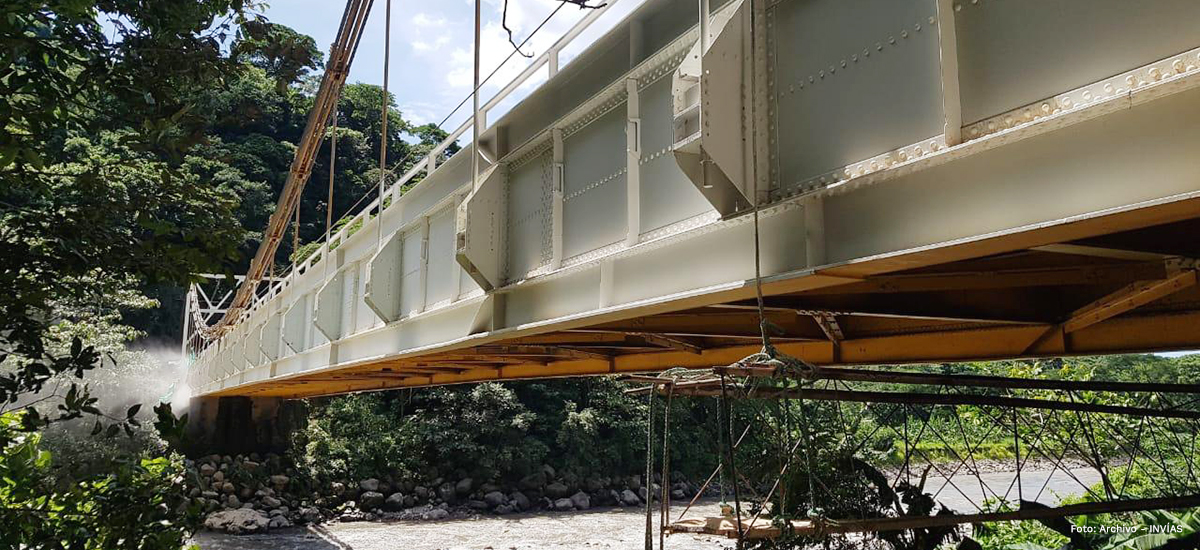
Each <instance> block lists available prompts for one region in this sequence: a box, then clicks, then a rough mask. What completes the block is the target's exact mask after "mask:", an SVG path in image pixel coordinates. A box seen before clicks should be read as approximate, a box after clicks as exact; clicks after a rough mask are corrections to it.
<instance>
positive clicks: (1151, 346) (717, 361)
mask: <svg viewBox="0 0 1200 550" xmlns="http://www.w3.org/2000/svg"><path fill="white" fill-rule="evenodd" d="M1046 328H1047V326H1045V325H1042V326H1037V325H1014V326H987V327H985V328H979V329H974V330H953V331H934V332H928V333H920V334H901V335H894V336H884V337H877V338H857V339H850V340H843V341H842V342H840V343H838V344H839V345H838V347H839V348H840V349H839V350H838V353H836V354H835V351H834V343H833V342H829V341H820V342H780V343H778V344H777V345H776V348H777V349H778V350H779V351H781V352H783V353H786V354H788V355H791V356H793V357H797V358H800V359H804V360H806V361H809V362H811V363H814V364H819V365H827V364H880V363H919V362H941V361H977V360H994V359H1007V358H1013V357H1022V356H1025V357H1055V356H1064V355H1086V354H1100V353H1122V352H1130V351H1145V350H1172V349H1195V348H1197V347H1200V311H1188V312H1183V313H1166V314H1158V315H1146V316H1127V317H1114V318H1109V319H1108V320H1106V321H1103V322H1099V323H1095V324H1093V325H1089V326H1087V327H1083V328H1081V329H1079V330H1077V331H1075V332H1073V333H1072V335H1071V338H1070V341H1069V343H1068V342H1067V340H1066V339H1064V338H1050V339H1047V340H1045V341H1043V342H1041V343H1039V344H1038V345H1037V346H1035V347H1034V348H1033V349H1028V350H1027V349H1026V348H1028V344H1029V342H1030V341H1033V340H1035V339H1037V338H1038V337H1039V336H1040V334H1041V333H1043V332H1045V330H1046ZM760 349H761V346H760V345H759V344H757V343H754V344H748V345H738V346H726V347H720V348H710V349H705V350H702V351H701V352H700V353H691V352H688V351H675V350H671V351H659V352H644V353H630V354H625V355H619V356H614V357H612V359H611V360H600V359H563V360H557V361H550V362H548V363H546V364H538V363H521V364H511V365H504V366H498V367H494V368H477V369H474V370H469V371H463V372H446V373H430V374H424V375H413V376H410V377H407V378H398V377H387V378H380V379H376V380H363V381H358V380H349V381H347V380H330V379H328V378H325V376H327V375H319V374H318V375H313V376H312V377H311V378H308V377H304V376H303V375H301V376H299V377H296V378H293V379H290V380H286V381H279V380H276V381H263V382H260V383H256V384H254V385H252V386H246V387H239V388H233V389H230V390H226V391H223V392H216V393H215V395H250V394H253V395H276V396H282V397H309V396H316V395H327V394H336V393H346V392H350V391H370V390H383V389H389V388H401V387H419V386H431V385H443V384H461V383H468V382H485V381H490V380H520V379H534V378H555V377H570V376H591V375H600V374H613V373H633V372H649V371H659V370H666V369H669V368H675V367H683V368H708V367H713V366H720V365H729V364H732V363H734V362H736V361H738V360H741V359H743V358H744V357H746V356H748V355H751V354H753V353H757V352H758V351H760ZM306 378H307V379H306Z"/></svg>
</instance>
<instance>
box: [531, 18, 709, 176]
mask: <svg viewBox="0 0 1200 550" xmlns="http://www.w3.org/2000/svg"><path fill="white" fill-rule="evenodd" d="M697 34H698V33H697V32H696V31H695V30H693V31H691V32H690V33H685V35H684V36H681V37H680V38H677V39H676V40H675V42H673V43H672V44H671V45H669V46H667V47H665V48H663V49H662V50H660V51H659V52H658V53H655V54H654V55H652V56H650V57H649V58H647V59H646V61H645V62H643V63H642V64H641V65H639V66H638V67H637V68H636V69H635V70H634V71H633V72H631V73H630V74H629V75H628V76H627V77H626V78H636V79H638V83H639V86H640V87H642V88H644V87H646V86H649V85H650V84H653V83H654V82H655V81H656V80H658V79H659V78H661V77H663V76H666V75H670V74H671V73H672V72H673V71H674V70H675V68H676V67H678V66H679V64H680V63H682V62H683V57H684V56H685V55H686V54H687V51H686V50H687V47H690V45H691V43H692V42H694V41H695V37H696V36H697ZM624 81H625V79H619V80H618V81H617V82H615V83H613V84H610V85H609V86H608V88H606V89H605V90H604V91H602V92H600V93H599V94H597V95H596V96H595V97H594V98H593V99H592V100H589V102H590V101H597V100H598V98H601V97H604V96H606V95H609V94H616V97H615V104H614V103H612V101H614V99H613V98H610V99H609V100H608V101H606V102H605V103H603V104H602V105H600V106H598V107H595V108H592V109H590V110H587V111H586V112H585V113H583V114H574V113H572V114H568V115H567V116H566V117H564V119H563V120H560V121H559V122H558V123H557V125H559V126H562V128H563V137H564V138H565V137H567V136H569V135H571V134H573V133H575V132H577V131H579V130H580V129H581V128H583V127H584V126H586V125H587V124H589V123H591V122H594V121H595V120H596V119H598V118H600V117H601V116H604V115H605V114H606V113H607V112H608V111H610V110H612V108H613V107H616V106H617V105H621V104H623V103H624V102H625V96H626V95H627V93H628V91H627V90H628V89H627V88H626V87H625V83H624ZM586 106H587V102H585V103H584V104H583V105H581V106H580V107H581V108H586ZM564 125H565V126H564ZM544 135H545V137H544V138H543V139H542V140H539V141H537V142H534V143H526V144H524V145H522V146H520V147H518V148H517V150H515V151H513V154H516V155H521V158H520V159H518V161H517V164H521V163H524V162H528V159H525V155H527V154H536V153H530V151H531V150H532V151H536V150H538V149H540V148H541V147H543V146H546V144H548V143H550V141H549V139H550V132H549V131H547V132H545V134H544ZM531 148H532V149H531Z"/></svg>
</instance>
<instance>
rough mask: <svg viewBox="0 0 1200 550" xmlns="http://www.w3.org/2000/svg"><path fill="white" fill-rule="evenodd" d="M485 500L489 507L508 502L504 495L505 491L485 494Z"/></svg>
mask: <svg viewBox="0 0 1200 550" xmlns="http://www.w3.org/2000/svg"><path fill="white" fill-rule="evenodd" d="M483 501H484V502H486V503H487V505H488V507H490V508H495V507H497V506H501V505H503V504H505V503H507V502H508V499H507V498H505V497H504V493H501V492H500V491H492V492H490V493H487V494H485V495H483Z"/></svg>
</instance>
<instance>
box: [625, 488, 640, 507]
mask: <svg viewBox="0 0 1200 550" xmlns="http://www.w3.org/2000/svg"><path fill="white" fill-rule="evenodd" d="M641 503H642V499H640V498H638V496H637V494H636V493H634V492H633V491H630V490H629V489H625V490H624V491H621V504H624V505H625V506H637V505H639V504H641Z"/></svg>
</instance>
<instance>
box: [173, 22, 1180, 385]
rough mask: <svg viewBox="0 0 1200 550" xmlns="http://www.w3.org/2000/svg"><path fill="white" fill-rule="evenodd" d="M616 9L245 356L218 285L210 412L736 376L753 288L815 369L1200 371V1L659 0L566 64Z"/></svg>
mask: <svg viewBox="0 0 1200 550" xmlns="http://www.w3.org/2000/svg"><path fill="white" fill-rule="evenodd" d="M610 3H611V2H610ZM702 4H706V2H702ZM599 13H600V12H595V13H593V14H589V16H588V17H586V18H584V19H583V20H582V21H581V22H580V23H579V24H578V25H577V26H576V27H575V28H574V29H572V30H571V31H570V32H569V33H568V34H567V35H566V36H564V37H563V38H562V39H561V40H559V41H558V42H557V43H556V44H555V45H554V46H553V47H551V48H550V49H549V50H548V51H547V52H546V53H544V54H543V55H542V56H541V57H540V58H538V59H536V60H535V62H534V63H533V64H532V65H531V66H530V68H529V69H527V70H526V71H525V72H524V73H522V75H520V77H519V78H518V79H517V80H515V81H514V82H513V83H511V84H509V85H507V86H505V87H503V89H502V90H501V92H500V94H499V95H497V96H496V97H495V98H493V99H492V100H491V101H488V102H485V103H484V104H483V105H482V106H480V108H479V110H478V111H477V112H476V115H475V117H473V118H474V120H476V121H478V122H477V123H476V124H478V133H479V139H478V147H474V146H469V147H466V148H464V149H463V150H462V151H460V152H458V153H457V154H455V155H454V156H453V157H451V158H450V159H449V160H447V161H446V162H444V163H441V164H440V165H439V164H438V163H436V162H435V160H436V158H437V156H436V155H437V153H439V152H440V151H442V150H444V149H445V148H446V147H447V146H448V145H449V144H450V143H452V142H454V141H455V140H458V139H459V138H460V136H462V135H463V134H464V133H465V132H466V131H467V129H468V128H471V124H472V122H471V121H468V122H467V123H465V124H464V125H463V126H462V127H460V128H458V130H457V131H456V132H454V133H453V134H452V135H451V136H450V138H449V139H448V140H447V141H446V142H444V143H443V144H442V145H441V146H439V147H438V149H437V150H436V151H435V152H434V154H433V155H432V156H430V157H429V158H427V159H425V160H424V161H422V162H421V163H420V164H419V165H418V166H417V168H415V169H414V170H413V171H412V172H410V173H409V174H406V175H405V176H404V177H403V178H401V179H400V180H399V181H398V182H397V183H396V184H395V185H393V186H392V187H391V188H390V189H389V190H387V191H386V195H387V197H388V199H387V200H385V201H383V203H382V204H383V205H384V208H382V212H380V210H381V209H380V208H379V206H380V204H381V203H380V202H379V201H378V200H377V201H376V202H375V203H374V204H372V205H371V206H369V207H367V208H366V210H365V211H364V212H363V213H362V214H360V215H359V217H358V218H357V219H356V220H354V221H352V222H351V223H350V224H347V226H346V228H344V229H342V230H341V231H339V232H337V233H335V234H334V235H332V236H331V238H330V239H329V240H328V241H327V242H325V243H324V244H323V245H322V247H321V249H320V250H318V251H317V252H316V253H314V254H313V255H312V256H310V257H309V258H308V259H307V260H305V261H304V262H302V263H300V264H299V265H296V266H294V268H293V269H292V270H291V271H290V273H287V274H286V276H283V277H281V278H278V279H273V280H267V281H264V282H263V283H261V284H259V285H258V286H257V287H256V288H255V289H254V290H255V294H254V299H253V301H252V302H251V303H250V305H249V306H248V307H247V308H245V310H244V311H240V312H239V313H238V315H237V318H236V319H235V323H234V324H233V325H232V328H231V329H230V330H229V331H228V332H226V333H224V334H223V335H221V336H220V337H219V338H214V339H204V338H200V337H199V336H198V332H197V331H196V329H195V323H194V322H193V320H200V319H202V318H204V317H205V316H206V315H207V316H211V315H213V314H219V313H220V312H221V310H222V308H223V306H222V303H221V300H220V299H218V297H217V296H216V295H214V294H211V293H210V294H203V292H202V291H203V289H202V288H193V290H192V291H191V293H190V294H189V300H188V305H189V310H190V314H189V316H188V317H187V319H188V321H186V322H188V323H191V328H190V329H189V330H187V331H186V333H187V336H186V337H185V340H186V342H185V348H186V350H185V351H187V353H188V354H189V355H190V356H193V357H194V360H193V361H192V363H191V366H190V371H189V377H190V385H191V387H192V388H193V391H194V392H195V393H196V394H197V395H206V396H232V395H240V396H263V397H267V396H273V397H287V398H290V397H304V396H316V395H328V394H338V393H346V392H355V391H367V390H380V389H386V388H398V387H414V386H429V385H439V384H453V383H462V382H474V381H487V380H508V379H524V378H542V377H558V376H580V375H596V374H606V373H621V372H634V371H652V370H661V369H667V368H672V367H711V366H714V365H724V364H729V363H732V362H734V361H737V360H739V359H741V358H743V357H745V356H747V355H749V354H751V353H754V352H756V351H758V350H759V348H760V345H761V344H760V343H759V327H758V314H757V312H756V308H755V304H756V300H755V294H756V293H755V286H756V281H761V289H762V292H763V294H764V300H765V305H766V311H767V318H768V320H769V322H770V328H771V330H772V331H773V333H774V342H775V344H776V345H777V347H778V348H779V349H780V350H781V351H783V352H785V353H787V354H790V355H793V356H796V357H799V358H803V359H805V360H807V361H809V362H812V363H813V364H817V365H826V364H878V363H889V364H890V363H911V362H942V361H963V360H985V359H999V358H1013V357H1041V356H1063V355H1075V354H1102V353H1118V352H1133V351H1150V350H1172V349H1196V348H1200V287H1198V286H1197V285H1196V278H1197V273H1196V269H1197V265H1198V264H1197V263H1196V260H1195V259H1196V258H1200V240H1198V239H1197V237H1198V236H1200V89H1198V88H1200V69H1198V67H1200V25H1197V22H1200V3H1197V2H1195V1H1193V0H1153V1H1146V2H1127V1H1125V0H1056V1H1054V2H1045V1H1043V0H854V1H846V0H733V1H729V2H724V3H721V2H715V1H714V3H713V6H712V8H711V11H710V12H709V13H708V14H707V17H703V18H701V17H698V14H699V13H701V12H700V10H698V9H697V3H696V0H647V1H646V2H645V3H644V4H642V5H641V6H639V7H638V8H637V9H635V10H634V11H633V12H632V13H631V14H630V15H629V16H628V17H627V18H625V19H624V20H623V21H622V22H620V23H618V24H617V25H616V26H615V27H614V28H613V29H612V30H611V31H610V32H608V33H607V34H606V35H605V36H603V37H602V38H600V39H598V40H597V41H596V42H595V43H593V44H592V45H591V46H590V47H588V48H587V49H586V50H585V51H583V53H581V54H580V55H579V56H578V57H577V58H575V59H573V60H572V61H571V62H570V63H568V64H565V65H564V66H562V67H561V68H560V67H559V66H558V65H559V64H558V52H559V51H561V50H562V48H564V47H566V45H567V44H568V43H569V42H570V41H571V40H573V39H575V38H576V37H577V36H578V35H579V33H580V32H581V31H582V29H583V28H584V27H586V26H587V25H589V24H591V23H592V22H593V21H595V20H596V18H597V17H598V16H599ZM539 70H546V71H548V72H549V74H550V76H549V78H548V80H547V81H546V82H545V83H544V84H543V85H541V86H540V87H538V88H537V89H536V90H534V91H532V92H531V93H530V94H529V95H528V97H526V98H525V99H524V100H523V101H521V102H520V103H519V104H517V105H516V106H515V107H513V108H511V109H510V110H509V111H508V112H507V113H505V114H503V116H500V117H498V118H497V119H496V120H494V121H492V120H487V114H488V112H489V111H491V110H493V109H495V108H496V106H497V105H498V104H499V103H500V102H501V101H502V100H503V99H504V98H505V97H507V96H508V95H509V94H510V93H511V92H512V91H513V90H515V89H517V87H518V86H519V85H520V84H521V83H522V82H524V81H525V79H527V78H529V77H530V75H532V74H534V72H535V71H539ZM475 163H478V170H479V172H478V174H473V173H472V171H473V170H476V168H473V165H474V164H475ZM417 177H423V179H421V180H420V181H419V183H417V184H416V185H415V186H414V185H411V181H414V179H415V178H417ZM406 184H408V185H406ZM405 187H411V189H408V190H407V191H406V192H404V193H401V189H403V188H405ZM754 205H757V208H755V206H754ZM755 210H757V211H756V212H755ZM756 234H757V235H758V242H759V254H758V262H757V263H758V265H759V266H760V268H761V279H758V278H756V271H755V267H756V246H755V243H756V237H755V236H756ZM210 298H211V299H210ZM201 302H203V303H201Z"/></svg>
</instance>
